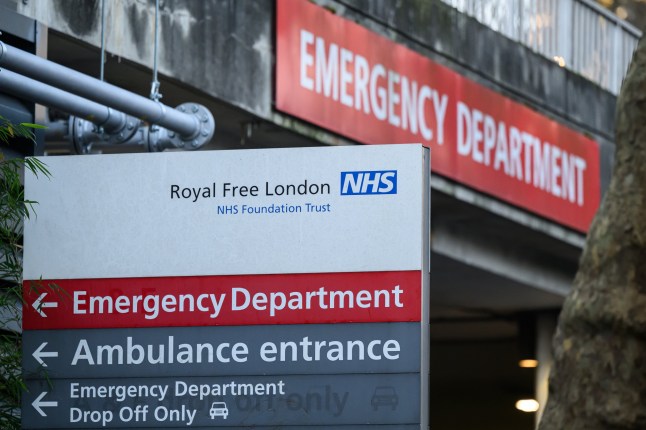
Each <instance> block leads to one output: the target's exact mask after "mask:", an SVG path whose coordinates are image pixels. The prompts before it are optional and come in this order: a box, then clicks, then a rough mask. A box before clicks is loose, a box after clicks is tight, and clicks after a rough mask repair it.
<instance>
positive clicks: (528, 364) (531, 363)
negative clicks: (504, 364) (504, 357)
mask: <svg viewBox="0 0 646 430" xmlns="http://www.w3.org/2000/svg"><path fill="white" fill-rule="evenodd" d="M518 365H519V366H520V367H524V368H534V367H538V360H534V359H524V360H520V361H519V362H518Z"/></svg>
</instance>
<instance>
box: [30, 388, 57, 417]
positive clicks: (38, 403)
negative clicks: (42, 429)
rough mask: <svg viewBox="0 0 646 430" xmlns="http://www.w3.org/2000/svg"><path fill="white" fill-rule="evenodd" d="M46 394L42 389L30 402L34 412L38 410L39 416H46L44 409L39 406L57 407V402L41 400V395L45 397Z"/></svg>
mask: <svg viewBox="0 0 646 430" xmlns="http://www.w3.org/2000/svg"><path fill="white" fill-rule="evenodd" d="M46 395H47V392H46V391H43V392H42V393H40V396H38V397H36V400H34V402H33V403H32V404H31V405H32V406H33V407H34V409H36V412H38V413H39V414H40V416H41V417H46V416H47V414H46V413H45V411H43V410H42V409H41V408H48V407H57V406H58V402H41V400H42V399H43V397H45V396H46Z"/></svg>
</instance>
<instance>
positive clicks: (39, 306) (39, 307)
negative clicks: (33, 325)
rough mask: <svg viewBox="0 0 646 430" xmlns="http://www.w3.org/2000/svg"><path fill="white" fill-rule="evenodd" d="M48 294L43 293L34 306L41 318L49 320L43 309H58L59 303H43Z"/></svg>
mask: <svg viewBox="0 0 646 430" xmlns="http://www.w3.org/2000/svg"><path fill="white" fill-rule="evenodd" d="M46 295H47V293H43V294H41V295H40V297H38V298H37V299H36V301H35V302H34V303H33V304H32V306H33V307H34V309H36V312H38V313H39V314H40V316H41V317H44V318H47V315H45V312H43V309H45V308H57V307H58V303H57V302H43V300H44V299H45V296H46Z"/></svg>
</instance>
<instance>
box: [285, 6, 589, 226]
mask: <svg viewBox="0 0 646 430" xmlns="http://www.w3.org/2000/svg"><path fill="white" fill-rule="evenodd" d="M276 40H277V47H276V49H277V65H276V107H277V109H279V110H282V111H284V112H287V113H289V114H292V115H294V116H298V117H300V118H303V119H305V120H307V121H310V122H312V123H315V124H317V125H319V126H321V127H324V128H326V129H329V130H331V131H333V132H336V133H339V134H342V135H345V136H348V137H349V138H352V139H354V140H357V141H359V142H363V143H368V144H383V143H411V142H421V143H423V144H424V145H426V146H429V147H431V148H432V157H431V159H432V169H433V170H434V172H436V173H439V174H442V175H445V176H447V177H449V178H452V179H455V180H457V181H460V182H462V183H464V184H466V185H469V186H471V187H473V188H476V189H478V190H480V191H483V192H486V193H488V194H491V195H493V196H495V197H498V198H501V199H503V200H506V201H508V202H510V203H513V204H515V205H518V206H521V207H523V208H525V209H528V210H530V211H533V212H535V213H537V214H539V215H542V216H545V217H547V218H550V219H553V220H555V221H557V222H560V223H562V224H565V225H567V226H569V227H572V228H575V229H578V230H580V231H587V229H588V227H589V225H590V222H591V220H592V218H593V216H594V213H595V212H596V209H597V207H598V206H599V201H600V182H599V148H598V145H597V143H596V142H595V141H593V140H592V139H589V138H587V137H585V136H583V135H582V134H579V133H576V132H574V131H573V130H571V129H569V128H567V127H565V126H563V125H561V124H559V123H557V122H556V121H553V120H551V119H549V118H547V117H545V116H543V115H541V114H539V113H537V112H536V111H534V110H532V109H530V108H528V107H526V106H524V105H522V104H519V103H517V102H514V101H512V100H511V99H509V98H507V97H504V96H502V95H500V94H498V93H496V92H493V91H491V90H489V89H487V88H485V87H483V86H481V85H479V84H476V83H475V82H473V81H471V80H469V79H467V78H465V77H463V76H461V75H459V74H458V73H456V72H454V71H452V70H450V69H448V68H446V67H444V66H441V65H439V64H437V63H434V62H433V61H431V60H429V59H428V58H426V57H424V56H422V55H420V54H417V53H415V52H413V51H411V50H410V49H408V48H405V47H404V46H402V45H398V44H396V43H394V42H392V41H390V40H388V39H386V38H384V37H381V36H379V35H377V34H375V33H373V32H371V31H369V30H367V29H366V28H364V27H361V26H360V25H357V24H355V23H353V22H350V21H348V20H345V19H343V18H340V17H338V16H336V15H334V14H333V13H331V12H329V11H327V10H325V9H324V8H321V7H318V6H316V5H313V4H312V3H310V2H308V1H297V0H279V1H278V6H277V36H276Z"/></svg>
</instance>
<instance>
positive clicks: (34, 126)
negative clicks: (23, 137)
mask: <svg viewBox="0 0 646 430" xmlns="http://www.w3.org/2000/svg"><path fill="white" fill-rule="evenodd" d="M20 125H22V126H23V127H29V128H37V129H39V130H42V129H46V128H47V127H46V126H44V125H41V124H33V123H31V122H21V123H20Z"/></svg>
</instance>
